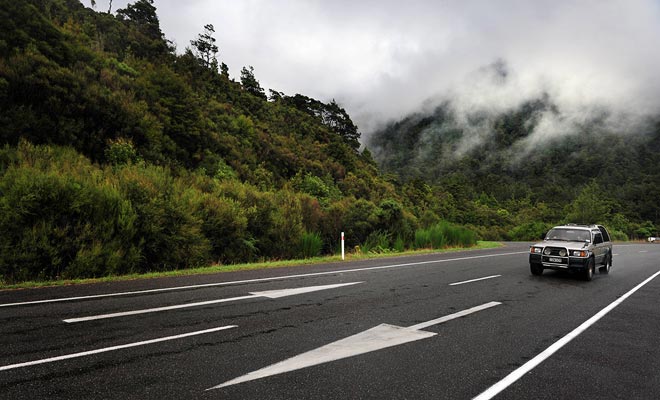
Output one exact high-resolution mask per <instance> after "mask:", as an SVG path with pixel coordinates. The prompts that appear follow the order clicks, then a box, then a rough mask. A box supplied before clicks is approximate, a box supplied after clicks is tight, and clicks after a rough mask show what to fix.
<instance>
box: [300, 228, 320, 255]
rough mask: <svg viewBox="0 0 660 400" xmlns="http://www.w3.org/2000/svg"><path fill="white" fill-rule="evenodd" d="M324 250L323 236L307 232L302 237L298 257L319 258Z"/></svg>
mask: <svg viewBox="0 0 660 400" xmlns="http://www.w3.org/2000/svg"><path fill="white" fill-rule="evenodd" d="M322 249H323V240H322V239H321V235H320V234H318V233H316V232H312V233H308V232H305V233H303V234H302V236H301V237H300V243H299V244H298V256H299V257H302V258H311V257H317V256H319V255H320V254H321V250H322Z"/></svg>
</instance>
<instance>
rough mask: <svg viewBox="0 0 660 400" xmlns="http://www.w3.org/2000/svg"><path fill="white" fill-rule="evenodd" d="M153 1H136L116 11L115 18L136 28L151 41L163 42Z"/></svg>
mask: <svg viewBox="0 0 660 400" xmlns="http://www.w3.org/2000/svg"><path fill="white" fill-rule="evenodd" d="M153 4H154V0H138V1H136V2H135V3H133V4H129V5H127V6H126V8H124V9H119V10H117V17H118V18H119V19H120V20H123V21H127V22H129V23H131V24H132V25H134V26H136V27H137V28H138V30H139V31H140V32H142V33H143V34H144V35H145V36H147V37H148V38H149V39H151V40H163V32H162V31H161V30H160V22H159V21H158V16H157V15H156V7H154V5H153Z"/></svg>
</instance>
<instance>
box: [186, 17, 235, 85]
mask: <svg viewBox="0 0 660 400" xmlns="http://www.w3.org/2000/svg"><path fill="white" fill-rule="evenodd" d="M214 33H215V28H214V27H213V25H212V24H206V25H204V33H200V34H199V35H197V40H191V41H190V44H192V45H193V47H194V48H195V53H196V55H197V58H198V59H200V60H201V61H202V64H204V66H205V67H207V68H211V69H212V70H214V71H217V69H218V59H217V57H216V55H217V54H218V46H217V45H216V44H215V42H216V40H215V38H214V37H213V34H214ZM222 66H223V70H222V72H223V74H224V73H225V69H226V72H227V74H229V69H228V68H226V65H225V63H222Z"/></svg>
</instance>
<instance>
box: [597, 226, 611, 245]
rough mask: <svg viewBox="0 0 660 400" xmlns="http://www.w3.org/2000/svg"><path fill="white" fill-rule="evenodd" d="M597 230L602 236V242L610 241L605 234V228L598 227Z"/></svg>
mask: <svg viewBox="0 0 660 400" xmlns="http://www.w3.org/2000/svg"><path fill="white" fill-rule="evenodd" d="M598 229H600V233H602V234H603V240H604V241H605V242H609V241H610V235H609V234H608V233H607V229H605V227H602V226H599V227H598Z"/></svg>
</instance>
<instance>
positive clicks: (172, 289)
mask: <svg viewBox="0 0 660 400" xmlns="http://www.w3.org/2000/svg"><path fill="white" fill-rule="evenodd" d="M527 253H529V252H528V251H518V252H513V253H500V254H486V255H482V256H471V257H458V258H449V259H445V260H433V261H420V262H416V263H405V264H392V265H381V266H378V267H365V268H355V269H344V270H337V271H327V272H314V273H311V274H297V275H285V276H274V277H271V278H257V279H245V280H242V281H231V282H215V283H205V284H200V285H189V286H177V287H170V288H160V289H147V290H136V291H133V292H119V293H105V294H96V295H90V296H77V297H64V298H59V299H46V300H35V301H23V302H19V303H6V304H0V307H11V306H26V305H32V304H44V303H57V302H62V301H74V300H90V299H100V298H104V297H117V296H133V295H137V294H147V293H160V292H170V291H175V290H190V289H200V288H206V287H214V286H229V285H239V284H243V283H254V282H269V281H279V280H286V279H294V278H305V277H310V276H323V275H335V274H347V273H350V272H363V271H375V270H381V269H392V268H401V267H412V266H416V265H426V264H440V263H446V262H452V261H464V260H476V259H479V258H487V257H501V256H510V255H515V254H527Z"/></svg>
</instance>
